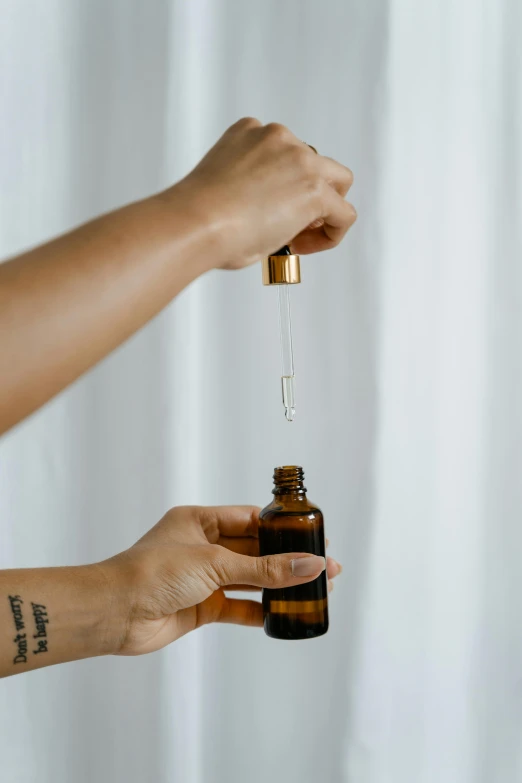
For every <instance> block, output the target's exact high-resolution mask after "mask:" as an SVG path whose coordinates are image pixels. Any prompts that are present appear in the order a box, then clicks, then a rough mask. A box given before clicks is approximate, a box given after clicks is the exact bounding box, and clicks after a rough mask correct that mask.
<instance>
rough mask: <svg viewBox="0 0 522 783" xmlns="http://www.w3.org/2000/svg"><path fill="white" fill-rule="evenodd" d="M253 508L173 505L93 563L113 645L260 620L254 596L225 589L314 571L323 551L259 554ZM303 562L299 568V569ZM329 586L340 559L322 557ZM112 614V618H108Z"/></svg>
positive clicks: (148, 648) (299, 579)
mask: <svg viewBox="0 0 522 783" xmlns="http://www.w3.org/2000/svg"><path fill="white" fill-rule="evenodd" d="M258 514H259V509H257V508H254V507H252V506H223V507H214V508H207V507H198V506H189V507H180V508H174V509H172V510H171V511H169V512H168V513H167V514H166V515H165V516H164V517H163V519H162V520H161V521H160V522H158V524H157V525H156V526H155V527H153V528H152V530H150V531H149V532H148V533H147V534H146V535H145V536H143V538H141V539H140V540H139V541H138V542H137V543H136V544H134V546H132V547H131V548H130V549H128V550H127V551H126V552H123V553H122V554H120V555H117V556H116V557H113V558H111V559H110V560H107V561H105V562H104V563H101V564H99V567H100V568H102V569H103V570H104V572H105V576H106V578H107V580H108V582H109V583H110V584H111V585H112V586H113V592H114V596H115V601H114V605H118V606H120V609H119V610H118V611H117V612H115V613H113V615H112V616H113V621H112V622H113V628H114V630H115V631H116V633H117V639H116V638H115V641H114V647H113V652H115V653H116V654H119V655H140V654H142V653H148V652H153V651H154V650H159V649H160V648H162V647H165V645H167V644H169V643H170V642H173V641H174V640H176V639H179V637H180V636H183V635H184V634H186V633H188V632H189V631H193V630H194V629H195V628H199V627H200V626H201V625H205V624H207V623H212V622H222V623H237V624H239V625H250V626H262V625H263V611H262V607H261V604H260V603H259V602H257V601H250V600H245V599H237V598H236V599H234V598H230V597H228V596H226V595H225V592H224V591H225V590H227V591H228V590H242V591H243V590H249V589H250V590H251V589H261V588H263V587H269V588H275V587H290V586H295V585H300V584H305V583H306V582H311V581H312V580H313V579H316V578H317V577H318V576H319V574H320V573H321V572H322V571H323V569H324V559H323V558H322V557H315V556H313V555H307V554H303V553H294V554H282V555H269V556H266V557H259V541H258V538H257V530H258ZM303 567H304V568H305V569H307V570H308V573H307V575H306V576H304V575H301V576H299V575H298V573H302V571H303ZM326 567H327V572H328V577H329V580H330V581H329V589H331V587H332V583H331V579H333V578H334V577H335V576H337V574H339V573H340V571H341V566H340V565H339V563H337V562H336V561H335V560H333V558H331V557H328V558H327V564H326ZM114 617H120V620H121V622H120V625H119V628H118V623H117V622H116V623H114Z"/></svg>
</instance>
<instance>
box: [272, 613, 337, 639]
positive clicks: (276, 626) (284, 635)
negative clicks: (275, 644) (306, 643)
mask: <svg viewBox="0 0 522 783" xmlns="http://www.w3.org/2000/svg"><path fill="white" fill-rule="evenodd" d="M264 629H265V633H266V635H267V636H270V638H271V639H283V640H286V641H291V640H294V639H295V640H296V641H298V640H302V639H316V638H317V637H318V636H324V635H325V633H327V631H328V621H326V622H321V623H300V622H288V620H287V621H285V622H281V617H277V618H274V617H273V616H268V617H265V622H264Z"/></svg>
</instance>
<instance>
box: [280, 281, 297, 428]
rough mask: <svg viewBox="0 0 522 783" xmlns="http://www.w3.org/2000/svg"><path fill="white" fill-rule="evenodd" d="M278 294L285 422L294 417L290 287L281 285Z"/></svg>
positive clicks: (285, 284)
mask: <svg viewBox="0 0 522 783" xmlns="http://www.w3.org/2000/svg"><path fill="white" fill-rule="evenodd" d="M278 293H279V336H280V340H281V389H282V392H283V405H284V406H285V416H286V420H287V421H293V420H294V417H295V388H294V354H293V349H292V319H291V315H290V286H289V285H288V283H282V284H281V285H280V286H278Z"/></svg>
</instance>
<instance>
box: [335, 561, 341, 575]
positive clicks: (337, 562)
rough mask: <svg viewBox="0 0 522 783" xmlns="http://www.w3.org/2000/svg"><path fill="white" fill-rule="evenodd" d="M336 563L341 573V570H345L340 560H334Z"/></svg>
mask: <svg viewBox="0 0 522 783" xmlns="http://www.w3.org/2000/svg"><path fill="white" fill-rule="evenodd" d="M334 563H335V564H336V566H337V568H338V569H339V573H341V571H342V570H343V567H342V565H341V564H340V562H339V561H338V560H334Z"/></svg>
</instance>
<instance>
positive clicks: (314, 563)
mask: <svg viewBox="0 0 522 783" xmlns="http://www.w3.org/2000/svg"><path fill="white" fill-rule="evenodd" d="M325 565H326V563H325V561H324V557H318V555H308V557H296V558H295V560H292V575H293V576H299V577H301V576H313V575H314V574H317V575H319V574H320V573H321V571H324V569H325Z"/></svg>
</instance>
